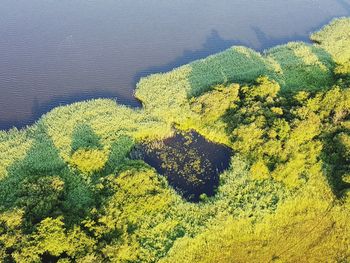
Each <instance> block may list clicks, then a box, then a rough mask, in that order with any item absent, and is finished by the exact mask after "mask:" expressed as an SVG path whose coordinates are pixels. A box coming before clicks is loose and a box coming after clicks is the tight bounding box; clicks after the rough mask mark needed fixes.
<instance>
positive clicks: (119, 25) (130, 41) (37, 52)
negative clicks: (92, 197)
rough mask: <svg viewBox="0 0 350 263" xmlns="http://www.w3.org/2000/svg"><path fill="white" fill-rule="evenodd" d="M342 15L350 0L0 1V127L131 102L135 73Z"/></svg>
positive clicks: (274, 39) (261, 44)
mask: <svg viewBox="0 0 350 263" xmlns="http://www.w3.org/2000/svg"><path fill="white" fill-rule="evenodd" d="M199 3H200V4H199ZM346 15H348V16H349V15H350V0H291V1H287V0H250V1H246V0H217V1H212V0H202V1H198V0H173V1H164V0H147V1H144V0H104V1H99V0H74V1H72V0H59V1H58V0H16V1H13V0H2V1H1V6H0V94H1V95H0V129H8V128H10V127H12V126H13V125H15V126H17V127H22V126H23V125H26V124H30V123H32V122H33V121H35V120H36V119H38V118H39V117H40V116H41V115H42V114H43V113H45V112H47V111H49V110H50V109H51V108H53V107H55V106H57V105H61V104H67V103H71V102H74V101H80V100H84V99H90V98H100V97H107V98H117V100H118V101H119V102H120V103H124V104H128V105H131V106H139V103H138V102H137V101H136V100H135V99H134V97H133V91H134V87H135V83H136V82H137V81H138V79H139V78H140V77H142V76H146V75H148V74H150V73H155V72H165V71H168V70H171V69H172V68H174V67H177V66H180V65H182V64H185V63H188V62H190V61H192V60H195V59H199V58H203V57H206V56H207V55H209V54H213V53H216V52H218V51H222V50H224V49H226V48H228V47H230V46H231V45H234V44H239V45H247V46H249V47H252V48H255V49H258V50H262V49H265V48H268V47H271V46H274V45H276V44H281V43H285V42H287V41H290V40H303V41H307V40H308V34H309V33H310V32H311V31H314V30H316V29H318V28H319V27H320V26H322V25H323V24H325V23H327V22H329V20H330V19H331V18H333V17H336V16H346Z"/></svg>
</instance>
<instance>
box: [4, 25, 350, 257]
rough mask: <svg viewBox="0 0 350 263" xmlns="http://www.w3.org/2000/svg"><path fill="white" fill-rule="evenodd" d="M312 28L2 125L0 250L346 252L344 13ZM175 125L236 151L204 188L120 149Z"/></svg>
mask: <svg viewBox="0 0 350 263" xmlns="http://www.w3.org/2000/svg"><path fill="white" fill-rule="evenodd" d="M311 38H312V40H314V41H315V44H305V43H289V44H287V45H283V46H279V47H275V48H272V49H270V50H267V51H266V52H265V53H264V54H259V53H257V52H255V51H253V50H250V49H248V48H244V47H233V48H231V49H229V50H227V51H225V52H223V53H220V54H218V55H215V56H211V57H209V58H207V59H205V60H200V61H196V62H194V63H192V64H189V65H186V66H183V67H181V68H178V69H175V70H174V71H172V72H169V73H166V74H156V75H153V76H150V77H147V78H145V79H142V80H141V81H140V83H139V84H138V86H137V90H136V96H137V97H138V98H139V99H140V100H141V101H142V102H143V108H142V109H130V108H128V107H125V106H121V105H118V104H117V103H116V102H115V101H112V100H101V99H100V100H92V101H87V102H81V103H74V104H72V105H69V106H65V107H58V108H55V109H54V110H52V111H51V112H49V113H48V114H46V115H45V116H43V117H42V118H41V119H40V120H39V121H38V122H37V123H36V124H34V125H33V126H31V127H28V128H26V129H24V130H21V131H18V130H16V129H13V130H10V131H7V132H5V131H2V132H0V259H1V260H2V261H3V262H158V261H160V262H270V261H278V262H316V261H317V262H347V261H349V260H350V249H349V247H350V224H349V215H350V179H349V178H350V166H349V161H350V83H349V79H350V71H349V65H350V60H349V59H350V57H349V54H350V19H348V18H342V19H337V20H334V21H333V22H331V23H330V24H329V25H328V26H326V27H325V28H324V29H322V30H321V31H319V32H316V33H314V34H313V35H312V37H311ZM174 127H176V129H180V130H187V131H188V130H195V131H197V132H198V133H200V134H201V135H203V136H204V137H206V138H207V139H210V140H212V141H215V142H218V143H222V144H225V145H226V146H228V147H230V148H231V149H232V150H233V152H234V155H233V157H232V159H231V165H230V167H229V169H228V170H227V171H225V172H223V173H222V174H221V175H220V179H219V186H218V189H217V191H216V194H215V196H212V197H208V198H203V200H202V201H201V202H199V203H192V202H188V201H187V200H186V199H184V198H182V197H181V195H180V194H179V193H177V192H176V191H175V190H174V189H173V188H172V187H171V186H170V185H169V183H168V181H167V179H166V178H165V177H163V176H161V175H159V174H158V173H157V172H156V170H155V169H154V168H152V167H150V166H149V165H147V164H146V163H144V162H143V161H141V160H135V159H133V158H130V152H131V151H132V149H133V148H134V147H135V145H136V144H138V143H139V142H144V141H154V140H160V139H163V138H167V137H169V136H171V135H172V133H173V131H174Z"/></svg>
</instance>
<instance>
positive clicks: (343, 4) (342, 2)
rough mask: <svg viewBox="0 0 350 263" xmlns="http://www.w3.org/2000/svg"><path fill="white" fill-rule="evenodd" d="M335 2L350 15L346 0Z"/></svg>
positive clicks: (349, 7) (349, 5) (349, 4)
mask: <svg viewBox="0 0 350 263" xmlns="http://www.w3.org/2000/svg"><path fill="white" fill-rule="evenodd" d="M336 2H337V3H338V4H339V5H341V6H342V7H343V8H344V9H345V10H346V11H347V12H348V13H350V2H348V1H346V0H336Z"/></svg>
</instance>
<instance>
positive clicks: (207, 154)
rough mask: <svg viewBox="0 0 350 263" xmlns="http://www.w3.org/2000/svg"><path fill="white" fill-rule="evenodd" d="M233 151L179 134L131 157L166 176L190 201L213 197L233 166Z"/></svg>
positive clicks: (194, 135) (146, 146)
mask: <svg viewBox="0 0 350 263" xmlns="http://www.w3.org/2000/svg"><path fill="white" fill-rule="evenodd" d="M231 155H232V150H231V149H230V148H228V147H226V146H223V145H220V144H215V143H213V142H209V141H207V140H206V139H205V138H204V137H202V136H201V135H199V134H198V133H196V132H194V131H192V132H189V133H177V134H175V136H173V137H170V138H167V139H166V140H163V141H155V142H151V143H143V144H141V145H139V146H138V147H137V148H136V149H135V150H134V151H133V153H132V156H133V158H135V159H143V160H144V161H145V162H146V163H148V164H149V165H150V166H152V167H154V168H155V169H156V170H157V172H158V173H159V174H162V175H164V176H165V177H166V178H167V179H168V182H169V184H170V185H171V186H172V187H174V188H175V189H176V190H177V191H178V192H180V193H181V194H182V196H183V197H184V198H186V199H187V200H189V201H194V202H197V201H199V200H200V199H201V195H202V194H205V195H206V196H213V195H214V194H215V189H216V188H217V187H218V185H219V175H220V173H222V172H223V171H224V170H225V169H227V168H228V167H229V165H230V161H231Z"/></svg>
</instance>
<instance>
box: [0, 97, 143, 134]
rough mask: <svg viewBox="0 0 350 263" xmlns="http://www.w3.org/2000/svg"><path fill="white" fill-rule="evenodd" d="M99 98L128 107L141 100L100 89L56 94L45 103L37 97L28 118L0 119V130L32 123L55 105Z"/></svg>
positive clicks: (135, 106)
mask: <svg viewBox="0 0 350 263" xmlns="http://www.w3.org/2000/svg"><path fill="white" fill-rule="evenodd" d="M99 98H108V99H115V100H116V101H117V102H118V103H119V104H123V105H126V106H129V107H134V108H137V107H141V102H139V101H138V100H136V99H135V100H130V99H128V98H124V97H123V96H120V95H118V94H116V93H114V92H110V91H102V90H97V91H92V92H81V93H74V94H72V95H69V96H58V97H55V98H53V99H51V100H50V101H48V102H45V103H39V101H38V99H35V100H34V102H33V106H32V114H31V117H30V118H28V119H22V120H13V121H1V120H0V130H4V129H10V128H11V127H16V128H23V127H25V126H27V125H30V124H32V123H34V122H35V121H36V120H38V119H39V118H40V117H41V116H42V115H43V114H45V113H47V112H49V111H50V110H52V109H53V108H55V107H58V106H63V105H69V104H71V103H74V102H79V101H85V100H91V99H99Z"/></svg>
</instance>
